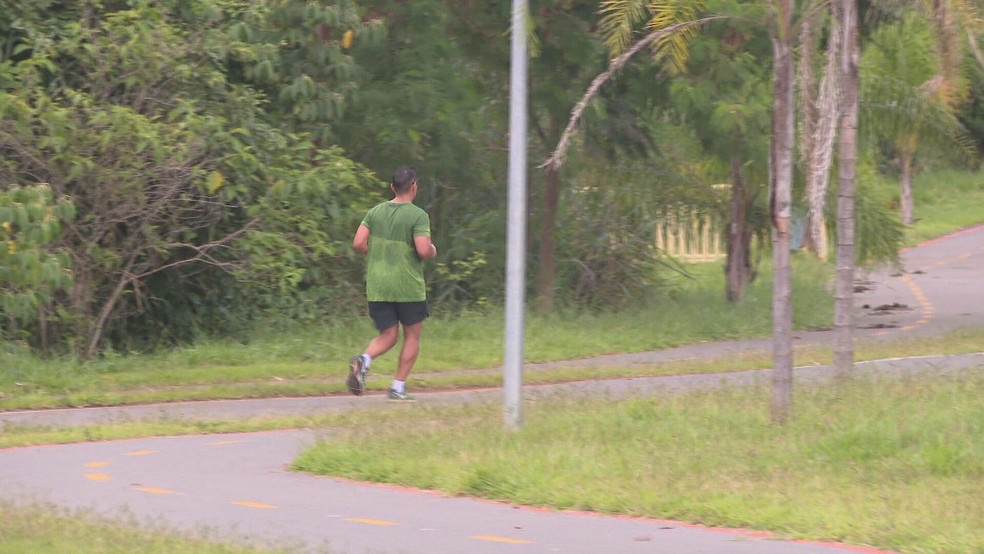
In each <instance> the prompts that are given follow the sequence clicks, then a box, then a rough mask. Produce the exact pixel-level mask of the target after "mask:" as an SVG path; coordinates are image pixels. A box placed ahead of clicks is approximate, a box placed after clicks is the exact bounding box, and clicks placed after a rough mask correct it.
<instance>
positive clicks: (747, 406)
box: [295, 371, 984, 553]
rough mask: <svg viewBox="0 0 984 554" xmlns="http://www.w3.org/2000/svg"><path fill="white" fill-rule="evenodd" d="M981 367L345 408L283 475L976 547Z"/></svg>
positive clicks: (980, 499)
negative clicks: (499, 403) (532, 399)
mask: <svg viewBox="0 0 984 554" xmlns="http://www.w3.org/2000/svg"><path fill="white" fill-rule="evenodd" d="M981 398H984V375H982V373H981V372H980V371H968V372H967V373H965V374H962V375H961V376H959V377H946V378H942V377H941V378H937V379H928V380H926V379H920V380H890V379H877V378H859V379H856V380H853V381H851V382H849V383H846V384H843V385H841V386H839V387H835V386H832V385H831V386H827V387H822V388H821V387H817V388H803V389H801V390H799V391H798V393H797V397H796V412H797V416H796V418H795V420H794V421H793V422H792V423H791V424H789V425H787V426H785V427H776V426H774V425H772V424H771V423H770V422H769V418H768V405H769V391H768V390H765V389H757V390H724V391H716V392H713V393H699V394H688V395H685V396H679V397H673V398H649V399H632V400H623V401H616V402H613V401H611V400H604V399H596V400H584V399H571V398H566V399H562V398H557V399H555V400H552V401H547V402H537V403H535V404H534V405H531V406H530V407H529V410H528V412H527V413H526V414H525V416H526V417H525V423H524V425H523V427H522V428H521V429H520V430H518V431H516V432H513V433H510V432H507V431H504V430H503V428H502V425H501V418H500V414H499V413H498V411H497V408H493V407H484V408H476V407H474V406H469V407H466V408H456V409H449V408H441V409H436V408H435V409H432V408H427V407H424V406H420V407H419V408H418V407H415V408H414V409H413V410H410V411H407V410H399V411H398V412H399V413H397V414H392V413H389V414H387V413H383V414H380V413H375V414H373V415H372V417H366V416H365V415H361V414H353V415H352V416H351V417H352V421H351V424H350V425H343V426H342V427H340V428H336V429H335V430H334V431H333V433H332V438H331V441H330V443H329V442H325V443H322V444H320V445H318V446H315V447H313V448H312V449H310V450H308V451H307V452H305V453H303V454H302V455H301V456H300V458H299V459H298V460H297V461H296V463H295V469H298V470H302V471H309V472H314V473H320V474H327V475H336V476H343V477H348V478H351V479H356V480H365V481H379V482H386V483H396V484H400V485H404V486H411V487H420V488H427V489H438V490H441V491H444V492H446V493H448V494H453V495H457V494H461V495H469V496H477V497H483V498H489V499H495V500H503V501H508V502H514V503H519V504H524V505H532V506H545V507H550V508H555V509H572V510H591V511H598V512H603V513H611V514H627V515H632V516H646V517H654V518H670V519H679V520H683V521H687V522H692V523H702V524H707V525H714V526H729V527H745V528H752V529H760V530H769V531H772V532H775V533H777V534H779V535H780V536H785V537H790V538H801V539H813V540H824V541H842V542H847V543H852V544H863V545H870V546H875V547H878V548H890V549H897V550H900V551H902V552H967V553H971V552H982V551H984V403H981V401H980V399H981Z"/></svg>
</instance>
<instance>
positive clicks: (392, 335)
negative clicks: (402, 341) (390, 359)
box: [366, 323, 400, 359]
mask: <svg viewBox="0 0 984 554" xmlns="http://www.w3.org/2000/svg"><path fill="white" fill-rule="evenodd" d="M399 329H400V324H399V323H397V324H395V325H393V326H392V327H387V328H386V329H383V330H382V331H380V332H379V334H378V335H376V338H374V339H372V340H371V341H369V346H367V347H366V354H369V356H371V357H372V358H373V359H376V358H378V357H379V356H382V355H383V354H385V353H387V352H389V350H390V348H393V347H394V346H396V341H397V340H398V339H399V338H400V332H399Z"/></svg>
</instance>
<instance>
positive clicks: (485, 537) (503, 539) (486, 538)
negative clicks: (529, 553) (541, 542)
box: [468, 535, 533, 544]
mask: <svg viewBox="0 0 984 554" xmlns="http://www.w3.org/2000/svg"><path fill="white" fill-rule="evenodd" d="M468 538H470V539H478V540H480V541H492V542H504V543H506V544H533V541H524V540H520V539H510V538H507V537H496V536H495V535H475V536H472V537H468Z"/></svg>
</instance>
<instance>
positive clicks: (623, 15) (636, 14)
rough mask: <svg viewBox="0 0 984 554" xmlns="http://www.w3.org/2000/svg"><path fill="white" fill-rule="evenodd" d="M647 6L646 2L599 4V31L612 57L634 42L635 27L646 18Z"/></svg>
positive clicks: (606, 0)
mask: <svg viewBox="0 0 984 554" xmlns="http://www.w3.org/2000/svg"><path fill="white" fill-rule="evenodd" d="M647 4H648V0H604V1H603V2H602V3H601V9H599V10H598V13H600V14H601V15H602V17H601V22H600V23H599V30H600V31H601V36H602V37H604V39H605V46H607V47H608V51H609V52H610V53H611V55H612V57H615V56H618V55H620V54H622V53H623V52H625V51H626V50H627V49H628V47H629V45H630V44H632V43H633V42H635V41H634V40H633V35H634V33H635V27H636V25H637V24H639V23H641V22H643V21H645V20H646V18H647V16H648V12H647Z"/></svg>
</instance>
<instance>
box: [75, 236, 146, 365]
mask: <svg viewBox="0 0 984 554" xmlns="http://www.w3.org/2000/svg"><path fill="white" fill-rule="evenodd" d="M138 252H139V251H137V250H134V252H133V254H131V255H130V259H129V260H127V262H126V266H125V267H124V268H123V270H122V271H121V272H120V279H119V281H117V282H116V286H114V287H113V292H111V293H110V294H109V298H107V299H106V302H105V303H104V304H103V307H102V309H101V310H99V316H98V317H97V318H96V321H95V322H94V323H93V325H92V328H91V330H90V331H89V343H88V346H86V349H85V352H84V357H85V359H87V360H88V359H91V358H92V357H93V356H95V355H96V349H98V348H99V342H100V341H101V340H102V337H103V331H104V330H105V327H106V322H107V321H108V320H109V315H110V314H111V313H113V309H115V308H116V303H117V302H118V301H119V299H120V296H122V294H123V291H124V290H125V289H126V285H127V284H129V283H130V282H131V281H133V278H134V275H133V273H132V272H131V270H132V269H133V264H134V262H135V261H136V259H137V254H138Z"/></svg>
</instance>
